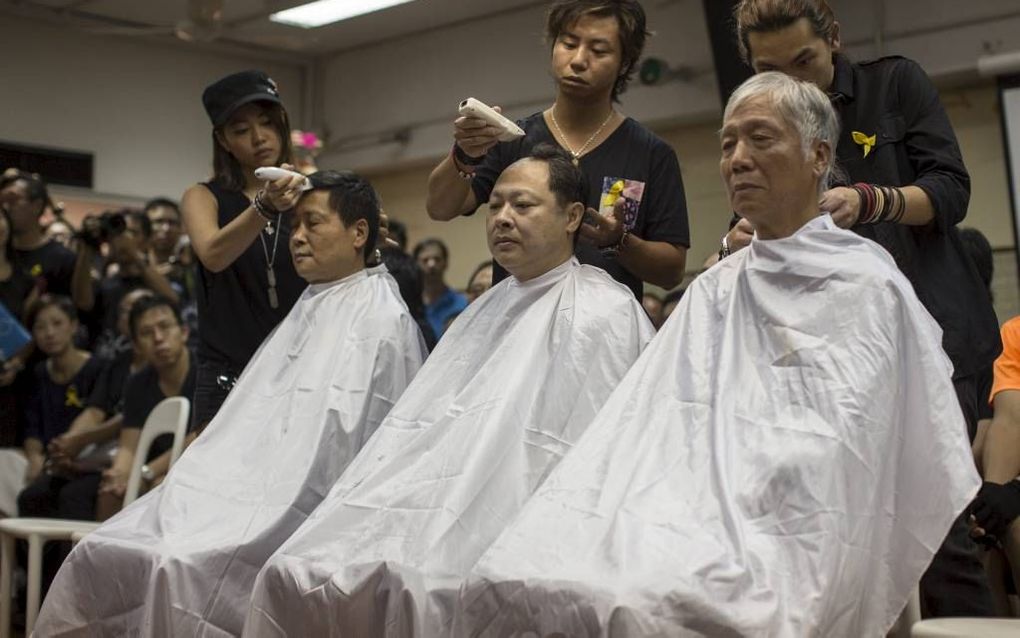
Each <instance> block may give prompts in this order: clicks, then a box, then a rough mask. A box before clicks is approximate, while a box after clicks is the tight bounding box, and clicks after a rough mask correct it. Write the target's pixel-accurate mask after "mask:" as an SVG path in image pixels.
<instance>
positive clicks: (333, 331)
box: [36, 171, 425, 636]
mask: <svg viewBox="0 0 1020 638" xmlns="http://www.w3.org/2000/svg"><path fill="white" fill-rule="evenodd" d="M310 180H311V183H312V186H313V190H311V191H309V192H307V193H305V194H304V195H303V196H302V197H301V199H300V200H299V201H298V203H297V205H296V206H295V208H294V209H293V211H291V212H289V213H286V214H287V215H289V216H290V220H288V221H290V222H291V224H292V232H291V236H290V252H291V258H292V259H293V261H294V268H295V269H296V270H297V273H298V274H299V275H300V276H301V277H302V278H304V279H305V280H306V281H307V282H308V283H309V286H308V288H307V289H306V290H305V291H304V292H303V293H302V295H301V297H300V298H299V299H298V301H297V303H296V304H295V305H294V307H293V308H292V309H291V311H290V313H289V314H288V315H287V317H286V318H285V319H284V321H283V322H282V323H281V324H280V325H279V326H278V327H277V328H276V330H275V331H274V332H273V333H272V334H271V335H270V336H269V337H268V338H267V339H266V341H265V342H264V343H263V344H262V346H261V347H260V348H259V350H258V352H257V353H256V354H255V356H254V357H253V358H252V359H251V361H250V362H249V364H248V366H247V367H246V368H245V370H244V373H243V374H242V375H241V376H240V378H239V379H238V381H237V385H236V386H235V387H234V388H233V390H232V391H231V392H230V395H229V396H228V397H227V400H226V402H225V403H224V404H223V407H222V408H221V409H220V411H219V412H218V413H217V414H216V417H215V418H214V419H213V420H212V421H211V422H210V423H209V425H208V426H206V428H205V430H204V431H203V432H202V434H201V435H200V436H199V437H198V439H197V440H196V441H195V442H194V443H193V444H192V445H191V446H190V447H189V448H188V450H187V451H186V452H185V454H184V455H183V456H182V457H181V459H180V460H179V461H178V462H177V464H176V465H174V467H173V468H171V470H170V473H169V474H168V475H167V478H166V480H165V481H164V482H163V484H162V486H161V487H160V488H158V489H156V490H154V491H153V492H150V493H149V494H147V495H146V496H144V497H143V498H141V499H140V500H138V501H136V502H135V503H133V504H132V505H131V506H129V507H128V508H126V509H125V510H124V511H123V512H121V513H120V514H118V515H117V516H115V517H114V518H112V519H110V520H109V521H108V522H107V523H105V524H104V525H103V526H102V527H100V528H99V529H98V530H96V531H95V532H93V533H92V534H89V535H88V536H86V537H85V539H84V540H82V541H81V542H80V543H79V544H78V545H77V547H75V549H74V551H73V552H72V553H71V555H70V556H69V557H68V559H67V561H66V562H65V563H64V565H63V567H62V568H61V570H60V572H59V574H58V575H57V578H56V581H55V582H54V585H53V587H52V588H51V589H50V592H49V595H48V596H47V598H46V603H45V605H44V606H43V609H42V613H41V615H40V617H39V624H38V625H36V634H37V635H40V636H56V635H82V636H86V635H87V636H128V635H131V636H226V635H237V634H240V632H241V629H242V626H243V622H244V612H245V610H246V609H247V606H248V598H249V595H250V594H251V590H252V585H253V584H254V582H255V576H256V574H257V573H258V571H259V568H260V567H262V564H263V563H264V562H265V560H266V559H267V558H268V557H269V556H270V555H271V554H272V553H273V551H274V550H276V549H277V548H278V547H279V546H280V544H281V543H282V542H283V541H284V540H286V539H287V537H288V536H290V534H291V533H292V532H293V531H294V530H295V529H297V528H298V526H299V525H300V524H301V523H302V522H303V521H304V520H305V519H306V517H307V516H308V514H310V513H311V512H312V510H314V509H315V507H316V506H317V505H318V504H319V503H320V502H321V501H322V498H323V497H324V496H325V495H326V494H327V493H328V492H329V489H330V488H331V487H332V486H333V483H334V482H335V481H336V479H337V478H338V477H339V476H340V474H341V472H342V471H343V470H344V468H345V467H347V464H348V463H349V462H350V461H351V459H353V458H354V456H355V455H356V454H357V453H358V451H359V450H360V449H361V447H362V446H363V445H364V443H365V441H367V440H368V439H369V437H370V436H372V433H373V432H375V430H376V428H377V427H378V426H379V424H380V423H381V422H382V420H383V418H384V417H385V416H386V414H387V413H388V412H389V411H390V408H391V407H392V406H393V405H394V404H395V403H396V401H397V399H398V398H399V397H400V395H401V394H402V393H403V391H404V389H405V388H406V387H407V385H408V384H409V383H410V381H411V379H412V377H414V375H415V373H416V372H417V371H418V368H419V367H420V366H421V363H422V360H423V359H424V357H425V350H424V343H423V341H422V339H421V334H420V332H419V331H418V327H417V325H416V324H415V322H414V319H412V318H411V316H410V315H409V314H408V312H407V307H406V306H405V305H404V303H403V301H402V300H401V299H400V294H399V292H398V290H397V285H396V283H395V282H394V281H393V279H392V278H391V277H390V276H389V275H388V274H386V270H385V268H384V267H376V268H366V266H365V260H366V255H372V254H373V253H374V248H375V240H376V237H377V234H378V228H379V200H378V198H377V196H376V193H375V191H374V190H373V188H372V186H371V185H370V184H369V183H368V182H367V181H365V180H364V179H362V178H360V177H358V176H357V175H355V174H353V173H338V172H334V171H324V172H319V173H315V174H313V175H311V176H310ZM245 319H246V317H245V316H244V314H243V312H242V309H238V316H237V321H239V322H240V321H245Z"/></svg>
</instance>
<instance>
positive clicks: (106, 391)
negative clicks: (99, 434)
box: [88, 351, 134, 418]
mask: <svg viewBox="0 0 1020 638" xmlns="http://www.w3.org/2000/svg"><path fill="white" fill-rule="evenodd" d="M133 358H134V353H133V352H131V351H128V352H122V353H120V354H119V355H117V356H116V358H114V359H113V360H111V361H109V362H108V363H107V364H106V367H105V368H103V373H102V374H101V375H100V376H99V380H98V381H97V382H96V387H95V388H94V389H93V390H92V394H90V395H89V400H88V406H89V407H94V408H99V409H100V410H102V411H103V412H104V413H106V418H110V417H111V416H113V415H115V414H119V413H121V412H123V411H124V386H125V384H126V383H127V379H128V376H130V374H131V360H132V359H133Z"/></svg>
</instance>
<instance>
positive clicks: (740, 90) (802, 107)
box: [723, 71, 839, 190]
mask: <svg viewBox="0 0 1020 638" xmlns="http://www.w3.org/2000/svg"><path fill="white" fill-rule="evenodd" d="M760 96H766V97H768V98H769V100H770V101H771V102H772V105H773V106H774V107H775V108H776V110H777V111H778V112H779V115H780V116H782V118H783V119H784V120H786V121H787V122H789V123H790V124H792V125H793V127H794V128H795V129H796V130H797V133H798V135H800V144H801V147H802V148H803V149H804V153H805V154H809V153H810V152H811V147H812V146H813V145H814V144H815V142H823V143H825V144H827V145H828V146H829V148H830V149H831V150H832V153H830V155H829V165H828V166H827V167H826V169H825V174H824V175H822V179H821V180H820V182H819V185H818V187H819V189H823V190H824V189H825V188H826V187H827V185H828V183H829V179H830V177H831V176H832V173H833V170H834V163H835V158H836V145H837V144H838V143H839V118H838V117H837V115H836V111H835V109H833V108H832V104H830V103H829V98H828V96H826V95H825V93H823V92H822V91H821V90H820V89H819V88H818V87H817V86H815V85H814V84H812V83H810V82H804V81H801V80H798V79H796V78H794V77H791V76H789V75H786V74H785V73H780V72H779V71H767V72H765V73H759V74H757V75H753V76H751V77H750V78H749V79H748V80H747V81H745V82H744V83H743V84H741V85H740V86H739V87H737V89H736V90H735V91H734V92H733V94H732V95H731V96H730V100H729V102H727V103H726V110H725V111H724V112H723V121H726V120H727V119H728V118H729V117H730V115H732V114H733V111H735V110H737V108H738V107H740V106H741V105H743V104H744V103H745V102H747V101H749V100H752V99H754V98H757V97H760Z"/></svg>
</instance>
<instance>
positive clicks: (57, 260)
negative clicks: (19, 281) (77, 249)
mask: <svg viewBox="0 0 1020 638" xmlns="http://www.w3.org/2000/svg"><path fill="white" fill-rule="evenodd" d="M14 260H15V262H16V263H17V264H18V265H19V266H20V267H21V269H22V271H23V272H24V273H25V274H26V275H28V276H29V277H32V278H33V279H42V280H43V281H44V282H45V286H46V288H45V291H44V292H49V293H53V294H56V295H65V296H70V295H71V277H72V276H73V275H74V261H75V257H74V253H73V252H71V251H70V250H68V249H66V248H64V247H63V246H62V245H60V244H59V243H57V242H55V241H48V242H46V243H45V244H43V245H42V246H39V247H38V248H33V249H32V250H17V249H15V251H14Z"/></svg>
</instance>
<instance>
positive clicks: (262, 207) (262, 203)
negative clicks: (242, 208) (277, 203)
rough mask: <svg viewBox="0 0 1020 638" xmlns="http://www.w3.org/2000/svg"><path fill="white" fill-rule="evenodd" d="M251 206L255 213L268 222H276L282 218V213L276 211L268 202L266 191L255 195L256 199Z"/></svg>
mask: <svg viewBox="0 0 1020 638" xmlns="http://www.w3.org/2000/svg"><path fill="white" fill-rule="evenodd" d="M251 204H252V207H253V208H254V209H255V212H256V213H258V214H259V216H260V217H261V218H262V219H264V220H266V221H267V222H274V221H276V220H277V218H278V217H279V216H280V211H278V210H276V208H274V207H273V206H272V204H269V203H268V202H266V191H264V190H260V191H259V192H257V193H255V199H253V200H252V202H251Z"/></svg>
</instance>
